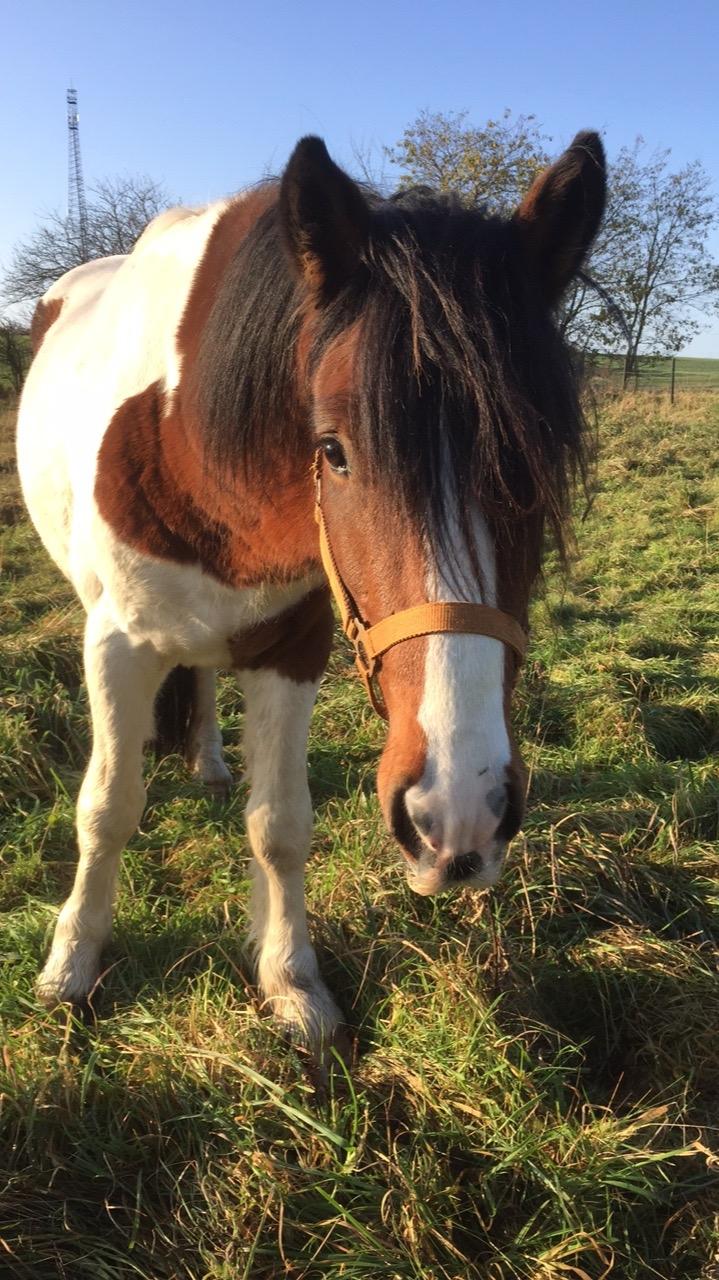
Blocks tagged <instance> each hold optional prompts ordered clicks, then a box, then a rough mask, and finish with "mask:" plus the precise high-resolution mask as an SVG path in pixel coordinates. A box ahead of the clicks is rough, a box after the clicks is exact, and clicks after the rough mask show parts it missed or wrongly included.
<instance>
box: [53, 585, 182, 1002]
mask: <svg viewBox="0 0 719 1280" xmlns="http://www.w3.org/2000/svg"><path fill="white" fill-rule="evenodd" d="M169 665H170V664H169V663H165V662H163V660H162V659H161V658H160V657H159V655H158V654H157V652H156V651H155V650H154V649H152V648H151V647H150V646H149V645H140V646H135V647H133V646H132V645H131V644H130V642H129V640H128V639H127V636H126V635H125V634H124V633H123V632H121V631H118V630H117V628H116V625H115V623H114V622H113V620H112V619H111V618H110V616H109V614H108V613H107V612H106V610H105V607H104V604H103V601H102V599H101V600H100V601H99V602H98V604H97V605H96V607H95V608H94V609H93V611H92V612H91V613H90V615H89V616H88V619H87V625H86V628H85V676H86V680H87V687H88V692H89V695H90V709H91V712H92V731H93V743H92V755H91V757H90V763H89V765H88V769H87V772H86V774H85V777H84V779H83V783H82V787H81V788H80V796H79V799H78V804H77V838H78V846H79V850H80V858H79V862H78V867H77V873H76V875H75V883H74V885H73V889H72V893H71V894H70V897H69V898H68V900H67V902H66V903H65V905H64V906H63V908H62V910H61V912H60V915H59V918H58V922H57V926H56V928H55V936H54V938H53V943H52V948H51V951H50V955H49V957H48V960H47V964H46V965H45V968H44V969H43V971H42V973H41V975H40V978H39V979H38V992H39V994H40V996H41V998H42V999H43V1000H44V1001H45V1002H46V1003H48V1004H56V1003H58V1001H61V1000H72V1001H80V1000H83V999H85V997H86V996H87V995H88V994H89V993H90V991H91V990H92V988H93V986H94V984H95V982H96V980H97V977H98V974H99V963H100V952H101V950H102V947H103V944H104V943H105V942H106V940H107V938H108V936H109V934H110V930H111V927H112V907H113V899H114V893H115V880H116V875H117V868H118V864H119V861H120V854H121V853H122V850H123V848H124V846H125V844H126V843H127V841H128V840H129V838H130V836H131V835H132V833H133V832H134V830H135V828H136V827H137V825H138V823H139V821H140V818H141V816H142V810H143V808H144V804H145V787H144V784H143V780H142V747H143V743H144V742H145V741H146V740H147V739H148V738H150V737H151V736H152V707H153V699H154V696H155V694H156V692H157V690H158V688H159V686H160V684H161V683H162V680H163V678H164V676H165V675H166V674H167V671H168V669H169Z"/></svg>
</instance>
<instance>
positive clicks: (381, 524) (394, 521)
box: [313, 326, 427, 826]
mask: <svg viewBox="0 0 719 1280" xmlns="http://www.w3.org/2000/svg"><path fill="white" fill-rule="evenodd" d="M360 341H361V334H360V331H359V329H358V327H357V326H355V327H354V329H353V330H351V331H349V332H348V333H346V334H344V335H343V336H342V337H341V338H340V339H339V340H338V341H337V342H336V343H335V344H334V345H333V347H332V348H331V349H330V351H328V352H327V354H326V355H325V356H324V358H323V359H322V361H321V362H320V364H319V366H318V369H317V372H316V375H315V379H314V385H313V394H314V403H315V425H316V428H317V431H318V432H319V433H321V432H323V431H326V430H327V429H328V428H331V429H332V431H333V432H336V433H337V435H338V437H339V439H340V440H342V441H343V442H344V443H345V445H346V448H347V452H348V455H349V456H350V459H351V462H350V466H351V468H352V464H353V461H354V471H352V470H351V472H350V474H349V475H348V476H343V475H335V474H333V472H332V471H331V469H330V468H329V466H328V465H327V464H326V463H324V464H323V468H322V510H323V514H324V519H325V524H326V527H327V533H328V537H329V541H330V545H331V547H332V553H333V555H334V557H335V560H336V562H337V566H338V568H339V571H340V575H341V577H342V579H343V581H344V583H345V586H346V587H347V589H348V590H349V592H350V594H351V595H352V598H353V600H354V602H355V604H356V606H357V609H358V611H359V614H360V617H361V619H362V621H363V622H365V623H366V624H368V625H372V624H373V623H376V622H379V621H381V619H382V618H386V617H387V616H388V615H389V614H391V613H396V612H399V610H401V609H408V608H410V607H411V606H412V605H416V604H422V603H423V602H424V601H426V599H427V587H426V582H425V577H426V554H425V550H424V547H423V544H422V536H421V532H420V531H419V530H418V529H416V528H415V527H414V526H413V524H412V523H411V521H410V520H409V517H408V516H406V515H405V514H404V513H403V512H402V510H401V508H399V507H398V505H397V503H396V501H395V500H394V499H393V495H391V494H389V493H388V492H387V491H386V489H384V488H383V486H382V484H381V480H379V481H377V482H375V481H373V480H371V479H370V478H369V477H368V476H367V475H365V474H363V473H362V470H361V463H360V461H358V460H356V459H355V460H352V416H353V398H352V382H353V367H354V361H355V357H356V350H357V343H358V342H360ZM426 656H427V639H426V638H425V637H418V638H415V639H411V640H405V641H403V642H402V644H398V645H395V646H394V647H393V648H392V649H390V650H388V652H387V653H385V654H384V655H383V656H382V659H381V662H380V665H379V673H378V678H377V683H378V684H379V687H380V690H381V693H382V697H383V699H384V702H385V704H386V707H387V711H388V715H389V732H388V735H387V742H386V745H385V749H384V752H383V754H382V759H381V761H380V766H379V772H378V775H377V790H378V792H379V797H380V802H381V804H382V808H383V811H384V814H385V818H386V820H387V823H388V825H390V826H392V805H393V800H394V796H395V794H396V792H397V791H398V790H404V789H405V788H406V787H409V786H412V785H413V783H415V782H417V781H418V780H419V778H420V777H421V776H422V773H423V772H424V767H425V761H426V754H427V741H426V737H425V734H424V731H423V730H422V728H421V726H420V724H419V722H418V720H417V716H418V713H419V707H420V704H421V701H422V695H423V691H424V677H425V662H426Z"/></svg>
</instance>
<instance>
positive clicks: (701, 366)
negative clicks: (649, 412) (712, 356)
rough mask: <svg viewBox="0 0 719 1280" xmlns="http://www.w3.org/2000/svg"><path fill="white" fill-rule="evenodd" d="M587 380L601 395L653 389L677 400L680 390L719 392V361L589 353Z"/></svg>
mask: <svg viewBox="0 0 719 1280" xmlns="http://www.w3.org/2000/svg"><path fill="white" fill-rule="evenodd" d="M581 371H582V375H583V377H584V379H586V381H587V382H588V383H589V384H590V385H591V387H592V388H593V390H594V391H595V392H596V393H597V394H599V395H609V396H620V395H623V394H624V393H625V392H627V391H653V392H655V393H656V394H659V395H667V396H669V398H670V399H671V400H672V401H673V400H674V397H675V396H676V395H677V394H678V393H679V392H685V391H699V392H702V391H707V392H711V391H713V392H717V391H719V360H701V359H698V358H694V357H692V356H638V357H637V358H636V359H635V360H634V361H632V362H631V363H630V362H629V361H628V360H626V359H625V358H624V356H601V355H589V354H585V355H583V356H582V357H581Z"/></svg>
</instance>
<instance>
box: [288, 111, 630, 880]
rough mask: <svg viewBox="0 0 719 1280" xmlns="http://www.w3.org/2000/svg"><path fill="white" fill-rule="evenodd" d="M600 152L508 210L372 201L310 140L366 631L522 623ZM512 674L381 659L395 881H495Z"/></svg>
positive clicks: (314, 348) (558, 507)
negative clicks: (439, 614) (454, 617)
mask: <svg viewBox="0 0 719 1280" xmlns="http://www.w3.org/2000/svg"><path fill="white" fill-rule="evenodd" d="M604 192H605V173H604V156H603V151H602V146H601V143H600V141H599V138H598V137H597V135H596V134H592V133H586V134H580V135H579V136H578V137H577V138H576V139H575V141H574V142H573V144H572V145H571V147H570V148H569V149H568V151H566V152H565V153H564V155H563V156H562V157H561V158H560V159H559V161H558V162H557V163H556V164H554V165H553V166H552V167H551V168H550V169H548V170H547V171H546V172H545V173H543V174H541V175H540V176H539V177H538V178H537V180H536V182H535V183H534V185H533V187H532V188H531V190H530V192H529V193H528V195H527V196H526V198H525V199H524V201H523V202H522V204H521V205H520V207H519V208H518V209H517V211H516V213H515V214H514V216H513V217H511V218H509V219H507V220H500V219H494V218H489V217H487V216H485V215H484V214H483V213H482V212H480V211H478V210H476V209H467V208H464V207H462V206H461V204H460V203H459V202H458V201H456V200H453V199H451V198H447V197H441V196H433V195H432V194H431V193H428V192H427V191H425V190H424V189H423V190H417V191H414V192H412V191H409V192H406V193H404V194H402V193H400V194H399V195H398V196H397V197H395V198H394V199H393V200H388V201H380V200H378V199H376V198H374V197H371V196H368V195H367V194H366V193H365V192H364V191H363V190H362V189H361V188H360V187H359V186H358V185H357V184H356V183H354V182H353V181H352V180H351V179H350V178H349V177H348V176H347V175H346V174H345V173H343V172H342V171H341V170H340V169H338V168H337V166H336V165H335V164H334V163H333V162H332V160H331V159H330V157H329V155H328V154H327V151H326V149H325V147H324V144H323V143H322V142H321V141H320V140H319V139H315V138H306V139H304V140H303V141H302V142H300V143H299V145H298V146H297V148H296V150H295V152H294V154H293V156H292V158H291V160H290V162H289V165H288V167H287V170H286V172H285V175H284V178H283V181H282V186H281V192H280V206H279V207H280V219H281V227H282V233H283V237H284V241H285V245H286V248H287V249H288V252H289V254H290V257H291V259H292V261H293V263H294V265H295V269H296V273H297V275H298V277H299V278H300V280H301V281H302V282H303V283H304V294H303V296H304V300H305V306H304V309H303V315H304V319H303V324H302V329H301V334H300V355H301V359H302V361H303V367H304V368H305V369H306V378H307V386H308V388H309V393H310V398H311V407H312V418H313V431H314V441H315V447H316V449H317V450H318V454H319V458H320V461H321V474H322V512H323V518H324V521H325V526H326V530H327V536H328V540H329V544H330V546H331V554H332V556H333V557H334V561H335V564H336V567H337V573H338V576H339V578H340V579H341V581H342V583H343V584H344V588H345V589H346V591H347V593H348V595H349V597H350V598H351V601H352V605H353V608H354V610H355V611H356V613H357V615H358V616H359V617H360V618H361V619H362V620H363V621H364V622H366V623H369V624H374V623H377V622H379V621H380V620H381V619H384V618H387V617H388V615H391V614H394V613H396V612H398V611H400V610H404V609H407V608H409V607H411V606H415V605H419V604H422V603H424V602H431V601H468V602H477V603H484V604H485V605H490V606H494V607H495V608H498V609H500V610H503V611H504V612H505V613H507V614H510V615H511V616H512V617H513V618H514V619H516V620H517V622H518V623H519V624H520V625H521V626H522V627H526V621H527V609H528V602H529V595H530V589H531V586H532V582H533V580H534V579H535V577H536V575H537V572H538V570H539V566H540V556H541V545H542V539H543V535H544V530H545V528H546V527H547V526H549V527H550V528H551V530H552V531H553V532H554V534H555V535H558V536H559V538H560V542H561V529H562V521H563V519H564V515H565V511H566V504H567V498H568V494H569V491H570V481H571V478H572V476H573V474H574V473H575V472H576V470H577V468H580V469H581V467H582V464H583V452H582V450H583V446H582V415H581V410H580V407H579V404H578V400H577V396H576V392H575V388H574V383H573V379H572V374H571V369H570V365H569V360H568V356H567V352H566V350H565V349H564V347H563V345H562V342H561V340H560V338H559V336H558V332H557V327H556V324H555V320H554V309H555V307H556V304H557V302H558V301H559V299H560V297H561V294H562V292H563V290H564V289H565V288H566V286H567V285H568V284H569V282H570V280H571V279H572V277H573V276H574V275H575V273H576V272H577V271H578V270H579V268H580V266H581V264H582V262H583V260H584V258H585V256H586V254H587V252H588V250H589V248H590V245H591V243H592V239H593V237H594V235H595V233H596V231H597V227H598V225H599V221H600V219H601V215H602V210H603V204H604ZM517 666H518V662H517V659H516V655H515V653H514V651H513V650H512V648H511V647H510V646H508V645H507V644H506V643H504V642H503V641H502V640H499V639H496V638H492V637H491V636H489V635H484V634H446V633H439V634H430V635H422V636H419V637H414V638H406V639H403V640H402V642H401V643H398V644H396V645H394V646H393V647H392V648H390V649H389V650H388V651H387V652H386V653H385V654H384V655H383V657H382V659H381V667H380V670H379V676H378V679H379V684H380V687H381V693H382V697H383V700H384V703H385V706H386V710H387V715H388V720H389V734H388V738H387V744H386V747H385V750H384V754H383V756H382V761H381V764H380V769H379V780H378V788H379V794H380V799H381V803H382V808H383V811H384V814H385V818H386V821H387V824H388V826H389V827H390V829H391V830H392V832H393V833H394V835H395V836H396V838H397V840H398V842H399V844H400V846H401V848H402V850H403V852H404V856H405V859H406V862H407V865H408V873H409V878H410V882H411V884H412V885H413V886H414V887H415V888H416V889H418V890H419V891H420V892H422V893H433V892H436V891H437V890H439V889H442V888H444V887H446V886H448V885H451V884H470V885H476V886H486V885H489V884H491V883H493V881H494V880H495V879H496V878H497V876H498V874H499V872H500V870H501V867H502V861H503V858H504V853H505V850H506V847H507V844H508V842H509V841H510V840H511V839H512V837H513V836H514V835H515V833H516V832H517V830H518V829H519V826H520V824H521V820H522V814H523V807H524V791H525V781H524V772H523V767H522V764H521V761H520V758H519V755H518V752H517V750H516V747H515V745H514V742H513V738H512V731H511V727H510V701H511V695H512V689H513V686H514V683H515V677H516V674H517Z"/></svg>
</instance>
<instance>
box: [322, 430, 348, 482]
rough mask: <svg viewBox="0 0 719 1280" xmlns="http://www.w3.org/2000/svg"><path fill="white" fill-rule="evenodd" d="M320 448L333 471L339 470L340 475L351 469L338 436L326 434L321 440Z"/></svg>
mask: <svg viewBox="0 0 719 1280" xmlns="http://www.w3.org/2000/svg"><path fill="white" fill-rule="evenodd" d="M320 449H321V450H322V452H323V454H324V455H325V457H326V459H327V461H328V462H329V464H330V466H331V468H332V470H333V471H339V473H340V475H345V474H346V473H347V471H349V467H348V465H347V455H346V453H345V451H344V449H343V448H342V445H341V444H340V442H339V440H338V439H337V437H336V436H324V437H323V439H322V440H320Z"/></svg>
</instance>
